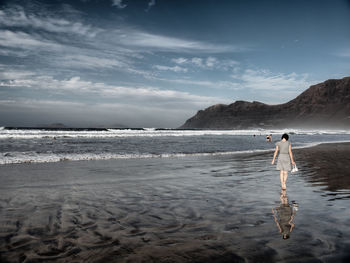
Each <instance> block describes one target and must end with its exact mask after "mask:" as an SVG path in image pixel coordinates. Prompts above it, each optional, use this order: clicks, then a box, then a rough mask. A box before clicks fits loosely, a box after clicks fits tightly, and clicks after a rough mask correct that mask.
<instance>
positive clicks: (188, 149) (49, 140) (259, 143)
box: [0, 127, 350, 165]
mask: <svg viewBox="0 0 350 263" xmlns="http://www.w3.org/2000/svg"><path fill="white" fill-rule="evenodd" d="M285 132H286V133H288V134H289V135H290V141H291V142H292V146H293V148H302V147H310V146H314V145H317V144H320V143H327V142H343V141H350V131H346V130H333V131H331V130H323V131H320V130H317V131H316V130H315V131H313V130H174V129H155V128H139V129H98V128H96V129H94V128H90V129H30V128H6V127H1V128H0V165H3V164H14V163H45V162H59V161H79V160H108V159H135V158H167V157H186V156H206V155H228V154H237V153H254V152H263V151H272V150H273V149H274V142H276V141H278V140H280V137H281V135H282V134H283V133H285ZM267 134H272V140H273V142H272V143H268V142H266V139H265V138H266V135H267Z"/></svg>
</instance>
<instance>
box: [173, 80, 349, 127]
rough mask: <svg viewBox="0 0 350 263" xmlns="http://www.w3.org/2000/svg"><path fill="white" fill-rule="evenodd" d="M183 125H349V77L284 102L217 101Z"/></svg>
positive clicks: (316, 86) (312, 88)
mask: <svg viewBox="0 0 350 263" xmlns="http://www.w3.org/2000/svg"><path fill="white" fill-rule="evenodd" d="M180 128H181V129H248V128H350V77H346V78H343V79H329V80H327V81H325V82H322V83H319V84H316V85H313V86H311V87H310V88H309V89H307V90H306V91H304V92H303V93H301V94H300V95H299V96H298V97H296V98H295V99H293V100H291V101H289V102H287V103H284V104H279V105H267V104H264V103H261V102H257V101H253V102H248V101H236V102H234V103H232V104H230V105H224V104H217V105H214V106H211V107H209V108H207V109H205V110H200V111H198V112H197V114H196V115H195V116H193V117H192V118H190V119H188V120H187V121H186V122H185V123H184V124H183V125H182V126H181V127H180Z"/></svg>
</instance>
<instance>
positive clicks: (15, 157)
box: [0, 150, 271, 165]
mask: <svg viewBox="0 0 350 263" xmlns="http://www.w3.org/2000/svg"><path fill="white" fill-rule="evenodd" d="M269 151H271V150H246V151H231V152H214V153H163V154H113V153H101V154H91V153H86V154H36V153H34V152H31V153H29V152H12V153H11V154H3V155H2V156H0V165H4V164H18V163H52V162H61V161H89V160H113V159H149V158H172V157H173V158H180V157H190V156H198V157H200V156H218V155H234V154H247V153H263V152H269Z"/></svg>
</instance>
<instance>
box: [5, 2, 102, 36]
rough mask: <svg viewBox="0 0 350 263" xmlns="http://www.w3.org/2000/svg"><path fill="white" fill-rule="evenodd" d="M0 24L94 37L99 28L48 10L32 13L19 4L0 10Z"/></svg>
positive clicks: (99, 30)
mask: <svg viewBox="0 0 350 263" xmlns="http://www.w3.org/2000/svg"><path fill="white" fill-rule="evenodd" d="M0 26H2V27H4V26H6V27H16V28H18V27H25V28H29V29H30V28H31V29H35V30H44V31H47V32H52V33H63V34H75V35H84V36H89V37H94V36H95V35H96V34H98V33H99V32H101V29H99V28H95V27H92V26H90V25H85V24H83V23H82V22H80V21H70V20H68V19H66V18H62V17H58V16H57V15H55V14H53V13H51V12H49V11H48V10H46V11H45V13H34V12H30V11H28V10H24V9H23V7H21V6H12V7H9V8H6V9H4V10H0Z"/></svg>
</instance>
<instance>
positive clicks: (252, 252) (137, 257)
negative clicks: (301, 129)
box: [0, 144, 350, 262]
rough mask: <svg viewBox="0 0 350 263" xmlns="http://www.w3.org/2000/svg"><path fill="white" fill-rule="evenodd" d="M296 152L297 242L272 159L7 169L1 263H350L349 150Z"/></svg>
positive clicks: (0, 183) (0, 189) (1, 184)
mask: <svg viewBox="0 0 350 263" xmlns="http://www.w3.org/2000/svg"><path fill="white" fill-rule="evenodd" d="M294 154H295V157H296V160H297V164H298V167H299V169H300V172H299V173H298V174H295V175H294V174H293V175H291V176H290V178H289V179H288V182H287V188H288V190H287V192H288V193H287V196H288V199H285V200H287V203H288V204H290V207H293V206H294V207H296V206H298V210H295V218H294V220H293V222H294V224H295V226H294V228H293V230H292V232H291V233H290V238H289V239H287V240H283V239H282V236H281V234H280V232H279V229H278V227H277V224H276V222H275V221H274V218H273V213H272V210H273V209H274V210H276V209H277V210H278V208H279V207H281V199H280V182H279V172H278V171H276V170H275V167H273V166H271V165H270V163H271V159H272V153H268V154H250V155H248V154H247V155H233V156H216V157H191V158H163V159H138V160H110V161H81V162H61V163H51V164H18V165H4V166H0V193H1V196H0V257H1V258H0V262H349V261H350V239H349V237H350V219H349V218H350V217H349V215H348V214H349V209H350V204H349V199H350V191H349V190H348V189H349V187H350V184H349V182H350V181H349V176H350V175H349V169H347V167H349V156H350V144H325V145H320V146H317V147H313V148H310V149H298V150H295V151H294Z"/></svg>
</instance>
